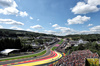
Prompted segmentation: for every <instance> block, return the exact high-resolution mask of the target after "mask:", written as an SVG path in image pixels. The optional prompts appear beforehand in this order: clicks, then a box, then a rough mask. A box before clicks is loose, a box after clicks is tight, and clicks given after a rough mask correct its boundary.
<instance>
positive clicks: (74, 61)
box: [53, 50, 99, 66]
mask: <svg viewBox="0 0 100 66" xmlns="http://www.w3.org/2000/svg"><path fill="white" fill-rule="evenodd" d="M98 57H99V55H98V54H97V53H92V52H91V51H90V50H79V51H73V52H72V53H71V54H69V55H67V56H65V57H63V58H62V59H60V60H58V62H57V63H56V64H55V65H53V66H85V62H86V58H98Z"/></svg>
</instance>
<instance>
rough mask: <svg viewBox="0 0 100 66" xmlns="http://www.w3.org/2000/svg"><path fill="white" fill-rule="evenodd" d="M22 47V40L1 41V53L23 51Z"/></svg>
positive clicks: (6, 39)
mask: <svg viewBox="0 0 100 66" xmlns="http://www.w3.org/2000/svg"><path fill="white" fill-rule="evenodd" d="M21 48H22V45H21V42H20V39H8V38H5V39H1V40H0V51H2V50H4V49H21Z"/></svg>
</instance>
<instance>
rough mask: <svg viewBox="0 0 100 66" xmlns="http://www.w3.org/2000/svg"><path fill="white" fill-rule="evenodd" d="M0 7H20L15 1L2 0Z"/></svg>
mask: <svg viewBox="0 0 100 66" xmlns="http://www.w3.org/2000/svg"><path fill="white" fill-rule="evenodd" d="M0 6H2V7H17V6H18V5H17V4H16V2H15V1H14V0H0Z"/></svg>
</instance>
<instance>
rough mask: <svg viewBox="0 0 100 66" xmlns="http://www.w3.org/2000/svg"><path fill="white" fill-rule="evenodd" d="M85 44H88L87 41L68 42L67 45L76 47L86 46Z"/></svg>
mask: <svg viewBox="0 0 100 66" xmlns="http://www.w3.org/2000/svg"><path fill="white" fill-rule="evenodd" d="M86 43H88V41H83V40H82V39H80V40H78V41H69V44H71V45H72V46H78V45H79V44H86Z"/></svg>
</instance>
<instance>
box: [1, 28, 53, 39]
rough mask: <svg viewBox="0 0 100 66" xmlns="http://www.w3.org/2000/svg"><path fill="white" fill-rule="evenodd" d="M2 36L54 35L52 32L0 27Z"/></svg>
mask: <svg viewBox="0 0 100 66" xmlns="http://www.w3.org/2000/svg"><path fill="white" fill-rule="evenodd" d="M0 36H1V37H2V36H3V37H18V36H29V37H38V36H52V37H55V35H52V34H43V33H35V32H29V31H22V30H11V29H0Z"/></svg>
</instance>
